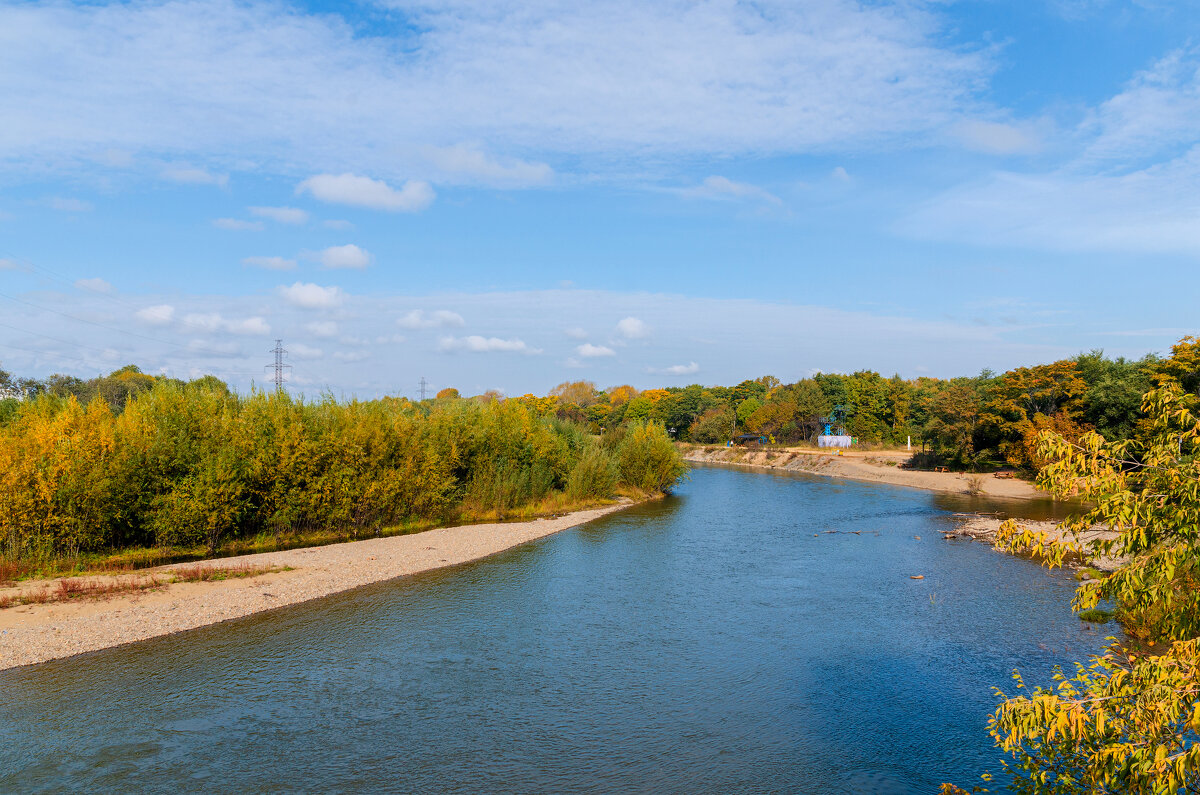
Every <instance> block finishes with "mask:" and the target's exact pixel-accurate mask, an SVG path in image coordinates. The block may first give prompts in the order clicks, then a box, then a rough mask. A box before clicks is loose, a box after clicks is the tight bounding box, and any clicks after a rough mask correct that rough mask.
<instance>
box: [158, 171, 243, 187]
mask: <svg viewBox="0 0 1200 795" xmlns="http://www.w3.org/2000/svg"><path fill="white" fill-rule="evenodd" d="M162 176H163V179H168V180H170V181H171V182H180V183H183V184H185V185H217V186H219V187H222V188H224V187H225V186H227V185H228V184H229V175H228V174H214V173H212V172H210V171H208V170H206V169H203V168H181V167H176V168H167V169H163V172H162Z"/></svg>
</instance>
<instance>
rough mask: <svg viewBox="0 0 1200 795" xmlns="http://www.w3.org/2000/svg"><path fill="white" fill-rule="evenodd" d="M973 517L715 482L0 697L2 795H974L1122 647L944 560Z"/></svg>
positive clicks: (35, 676) (842, 484)
mask: <svg viewBox="0 0 1200 795" xmlns="http://www.w3.org/2000/svg"><path fill="white" fill-rule="evenodd" d="M972 505H973V506H974V508H975V509H980V508H987V507H988V506H987V505H986V504H983V503H980V502H978V501H975V502H974V503H972ZM962 507H964V506H963V504H962V503H961V501H957V500H955V499H950V498H946V497H939V496H938V495H935V494H932V493H929V492H922V491H915V490H908V489H903V488H898V487H889V486H880V485H874V484H861V483H854V482H849V481H833V480H827V479H823V478H817V477H812V476H805V475H787V474H777V473H760V472H755V473H749V472H743V471H737V470H733V469H725V468H713V467H704V468H698V469H696V470H694V471H693V473H692V478H691V480H690V481H689V482H688V483H686V484H685V485H684V486H682V487H681V488H680V489H679V490H678V491H677V493H676V495H675V496H672V497H669V498H667V499H666V500H663V501H659V502H655V503H652V504H648V505H644V506H639V507H637V508H634V509H631V510H628V511H625V512H622V513H619V514H614V515H612V516H609V517H605V518H603V519H601V520H598V521H596V522H594V523H592V524H590V525H586V526H584V527H581V528H577V529H574V530H568V531H566V532H563V533H561V534H559V535H556V536H552V537H550V538H547V539H544V540H542V541H539V542H535V543H533V544H529V545H526V546H524V547H520V548H517V549H514V550H510V551H508V552H506V553H502V554H500V555H497V556H494V557H492V558H489V559H487V560H483V561H478V562H476V563H472V564H467V565H463V566H458V567H455V568H453V569H448V570H443V571H439V572H431V573H428V574H425V575H420V576H416V577H410V578H406V579H402V580H396V581H393V582H389V583H383V584H379V585H375V586H371V587H368V588H364V589H360V590H357V591H354V592H351V593H348V594H342V595H338V596H334V597H330V598H326V599H321V600H318V601H314V602H309V603H306V604H302V605H296V606H293V607H290V608H284V609H281V610H278V611H274V612H272V613H268V614H263V615H259V616H253V617H250V618H246V619H241V620H237V621H233V622H228V623H226V624H222V625H218V626H213V627H208V628H204V629H200V630H196V631H193V632H188V633H185V634H182V635H179V636H175V637H167V638H160V639H155V640H150V641H146V642H143V643H138V644H135V645H132V646H128V647H124V648H118V649H111V650H107V651H103V652H97V653H93V654H89V655H85V656H81V657H77V658H73V659H69V660H62V661H58V662H52V663H46V664H42V665H38V666H33V667H29V668H24V669H16V670H13V671H8V672H0V792H23V791H89V792H122V793H128V792H156V791H163V792H165V791H176V790H180V789H185V790H206V791H209V790H211V791H227V792H250V791H253V792H293V791H328V792H384V791H386V792H489V793H492V792H520V793H557V792H589V793H611V792H679V793H700V792H712V793H737V792H802V793H809V792H811V793H828V792H862V793H872V792H874V793H909V792H921V793H929V792H932V791H934V790H935V789H936V787H937V785H938V784H939V783H940V782H942V781H955V782H957V783H959V784H960V785H966V786H971V785H972V784H975V783H977V782H978V776H979V774H980V773H981V772H983V771H985V770H988V769H992V770H994V769H996V759H997V755H996V752H995V750H994V749H993V748H992V745H991V743H990V741H989V738H988V736H987V732H986V720H987V715H988V713H989V712H990V711H991V709H992V708H993V706H994V700H993V697H992V695H991V687H992V686H994V685H999V686H1002V687H1003V686H1007V685H1009V684H1011V680H1010V679H1009V675H1010V674H1011V672H1012V669H1013V668H1015V667H1020V668H1021V670H1022V672H1023V673H1025V674H1026V675H1027V676H1030V677H1031V678H1032V679H1033V680H1036V681H1041V682H1048V681H1049V676H1050V674H1051V671H1052V668H1053V666H1054V665H1055V664H1064V665H1065V664H1069V663H1070V661H1072V660H1075V659H1083V658H1084V657H1085V656H1086V655H1087V654H1088V653H1089V652H1091V651H1094V650H1097V649H1099V648H1100V647H1101V645H1102V644H1103V637H1104V635H1105V634H1106V632H1113V631H1114V628H1113V627H1111V626H1109V627H1103V628H1101V629H1100V631H1098V632H1097V631H1096V630H1093V629H1089V628H1088V626H1087V625H1084V624H1082V623H1081V622H1080V621H1079V620H1078V619H1077V618H1075V617H1074V616H1073V615H1072V614H1071V612H1070V609H1069V604H1070V600H1071V593H1072V589H1073V587H1074V581H1073V579H1072V578H1071V577H1070V575H1069V574H1061V573H1057V574H1056V573H1049V572H1047V571H1045V570H1043V569H1041V568H1039V567H1038V566H1037V565H1035V564H1033V563H1030V562H1028V561H1025V560H1021V559H1018V558H1014V557H1009V556H1005V555H1001V554H998V553H996V552H994V551H992V550H991V549H990V548H989V547H988V546H986V545H984V544H981V543H978V542H974V541H968V540H958V541H946V540H943V538H942V536H941V533H940V532H939V531H940V530H942V529H944V528H946V527H948V526H949V523H950V521H951V519H950V513H951V512H952V511H955V510H959V509H961V508H962ZM1000 509H1001V510H1007V511H1009V512H1012V511H1013V510H1015V509H1014V507H1013V506H1011V505H1009V506H1001V507H1000ZM829 531H835V532H829ZM918 536H919V538H917V537H918ZM915 574H920V575H924V579H923V580H913V579H910V576H911V575H915Z"/></svg>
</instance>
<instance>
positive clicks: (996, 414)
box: [524, 337, 1200, 472]
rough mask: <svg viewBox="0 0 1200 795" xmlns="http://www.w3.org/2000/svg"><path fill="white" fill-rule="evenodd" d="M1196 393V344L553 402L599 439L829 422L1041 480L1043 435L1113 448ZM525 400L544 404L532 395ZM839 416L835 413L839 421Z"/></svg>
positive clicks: (867, 436) (929, 453)
mask: <svg viewBox="0 0 1200 795" xmlns="http://www.w3.org/2000/svg"><path fill="white" fill-rule="evenodd" d="M1168 377H1170V378H1175V379H1177V380H1179V379H1182V382H1183V383H1184V386H1185V388H1191V389H1192V390H1193V391H1194V389H1195V387H1196V386H1197V385H1200V341H1198V340H1196V339H1195V338H1192V337H1187V338H1185V339H1183V340H1181V341H1180V342H1179V343H1178V344H1177V345H1175V346H1174V347H1173V348H1172V351H1171V355H1170V356H1168V357H1160V356H1157V355H1154V354H1150V355H1147V356H1145V357H1143V358H1141V359H1137V360H1128V359H1124V358H1120V357H1118V358H1109V357H1106V356H1105V355H1104V353H1103V352H1102V351H1098V350H1097V351H1091V352H1089V353H1081V354H1079V355H1078V356H1075V357H1073V358H1070V359H1063V360H1061V361H1056V362H1051V363H1049V364H1040V365H1034V366H1031V367H1018V368H1015V369H1013V370H1009V371H1008V372H1005V373H999V374H997V373H993V372H990V371H987V370H985V371H983V372H981V373H980V374H979V375H976V376H965V377H959V378H949V379H940V378H929V377H921V378H912V379H905V378H901V377H900V376H899V375H893V376H892V377H891V378H885V377H883V376H881V375H880V374H879V373H877V372H874V371H868V370H862V371H858V372H854V373H851V374H849V375H846V374H839V373H819V374H817V375H814V376H813V377H811V378H804V379H800V380H799V381H796V382H794V383H790V384H784V383H781V382H780V380H779V379H778V378H775V377H774V376H769V375H768V376H763V377H761V378H755V379H748V380H745V381H742V382H741V383H739V384H736V385H734V386H702V385H700V384H692V385H690V386H686V387H666V388H663V389H648V390H645V391H641V392H639V391H638V390H636V389H634V388H633V387H631V386H628V385H623V386H617V387H612V388H609V389H607V390H601V389H597V387H596V385H595V384H594V383H592V382H589V381H575V382H569V383H564V384H560V385H559V386H558V387H556V388H555V389H554V390H552V392H551V394H550V395H549V396H548V397H549V398H553V399H554V400H553V401H552V402H551V403H549V404H547V405H546V408H552V409H553V411H554V412H555V413H556V415H557V416H559V417H563V418H569V419H572V420H574V421H576V422H580V423H583V424H585V425H587V426H588V427H589V428H590V429H591V430H592V431H593V432H600V431H601V430H602V429H605V428H611V427H617V426H620V425H622V424H624V423H628V422H644V421H646V420H654V421H658V422H661V423H663V425H664V426H665V427H667V428H668V429H670V430H671V431H672V432H673V435H674V437H675V438H676V439H678V440H679V441H687V442H696V443H702V444H723V443H725V442H726V441H728V440H729V439H730V438H731V437H733V436H736V435H739V434H743V433H753V434H762V435H763V436H765V437H768V438H769V439H771V440H774V441H775V442H777V443H780V444H804V443H812V442H814V441H815V438H816V436H817V435H818V434H820V433H821V432H822V431H823V430H824V426H825V422H824V420H825V419H826V418H835V420H836V422H835V424H839V425H841V426H842V427H844V429H845V431H846V433H848V434H849V435H851V436H853V437H855V438H856V439H857V440H858V442H859V443H860V444H864V445H883V446H903V445H906V444H907V443H908V442H909V440H910V439H911V441H912V444H913V446H914V447H915V448H916V449H917V450H918V451H920V452H922V453H923V454H924V455H925V456H926V457H927V458H928V459H929V461H930V463H939V464H946V465H950V466H953V467H955V468H961V469H994V468H998V467H1003V466H1013V467H1017V468H1020V469H1023V470H1027V471H1030V472H1033V471H1035V470H1036V469H1037V465H1038V463H1039V460H1038V457H1037V452H1036V446H1037V438H1038V434H1039V433H1040V432H1041V431H1043V430H1052V431H1055V432H1057V433H1059V434H1061V435H1063V436H1065V437H1067V438H1071V439H1078V438H1079V437H1080V436H1081V435H1082V434H1084V433H1085V432H1087V431H1089V430H1094V431H1096V432H1097V433H1099V434H1100V435H1101V436H1103V437H1104V438H1105V439H1108V440H1124V439H1129V438H1131V437H1132V435H1133V433H1134V430H1135V429H1136V427H1137V425H1138V423H1139V422H1142V421H1143V419H1144V416H1145V415H1144V414H1143V412H1142V407H1141V400H1142V395H1143V394H1144V393H1146V392H1147V391H1148V390H1149V389H1150V388H1151V387H1152V386H1153V385H1154V384H1155V383H1156V382H1157V381H1159V380H1161V379H1163V378H1168ZM524 399H525V400H527V401H530V402H531V403H532V402H535V401H539V400H545V399H541V398H535V397H534V396H532V395H527V396H525V398H524ZM835 415H836V416H835Z"/></svg>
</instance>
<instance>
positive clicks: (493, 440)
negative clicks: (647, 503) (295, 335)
mask: <svg viewBox="0 0 1200 795" xmlns="http://www.w3.org/2000/svg"><path fill="white" fill-rule="evenodd" d="M214 381H215V379H214ZM686 471H687V466H686V464H685V463H684V462H683V461H682V459H681V457H680V456H679V453H678V452H677V451H676V450H675V448H674V446H673V445H672V443H671V440H670V437H669V436H668V434H667V432H666V430H665V429H664V428H663V427H662V425H661V424H657V423H654V422H638V423H632V424H630V425H627V426H623V427H621V428H619V429H614V431H613V432H610V433H606V434H604V435H602V436H596V435H593V434H589V433H588V432H587V430H586V429H584V428H582V427H580V426H579V425H577V424H575V423H573V422H570V421H567V420H562V419H560V418H557V417H555V416H552V415H551V414H550V413H548V412H545V411H539V410H538V407H536V406H531V405H529V404H528V403H527V402H524V401H521V400H503V401H501V400H496V399H489V400H482V401H481V400H471V399H460V398H456V397H453V398H447V399H441V400H436V401H428V402H425V403H413V402H412V401H408V400H404V399H396V398H383V399H380V400H375V401H365V402H363V401H350V402H347V403H340V402H337V401H335V400H333V399H332V398H324V399H322V400H319V401H315V402H306V401H304V400H299V399H293V398H292V397H290V396H289V395H287V394H286V393H282V392H274V393H264V392H254V393H252V394H250V395H248V396H240V395H236V394H234V393H231V392H229V391H228V389H226V388H225V386H224V385H223V384H221V383H220V382H215V383H214V382H212V381H206V380H204V379H201V380H200V381H199V382H193V383H189V384H180V383H177V382H170V381H166V380H157V381H154V382H153V383H152V384H151V385H150V387H149V388H148V389H146V390H145V391H143V392H140V393H138V394H136V395H133V396H131V397H129V398H128V399H127V400H126V401H125V402H124V403H122V404H121V405H119V406H115V405H110V404H109V402H108V401H107V400H106V399H105V398H104V397H103V396H95V397H93V398H92V399H91V400H90V402H88V403H87V404H86V405H85V404H83V403H81V402H80V401H79V400H78V399H77V398H76V397H75V396H74V395H68V396H67V397H58V396H55V395H52V394H42V395H39V396H36V397H34V398H33V399H31V400H28V401H24V402H23V403H22V405H20V406H19V407H18V410H17V411H16V413H15V415H14V416H12V417H11V418H9V420H8V421H7V422H4V423H3V424H0V581H3V580H6V579H7V580H18V579H27V578H29V577H32V576H37V575H55V574H59V575H63V574H65V575H74V574H87V573H103V572H111V571H118V572H122V571H125V572H127V571H131V570H136V569H140V568H145V567H148V566H153V565H160V564H164V563H172V562H178V561H187V560H197V559H207V558H214V557H222V556H227V555H231V554H245V553H249V552H266V551H272V550H279V549H286V548H290V547H298V546H304V547H307V546H313V545H315V544H320V543H329V542H337V541H346V540H355V539H361V538H373V537H381V536H384V535H394V534H405V533H411V532H417V531H422V530H427V529H428V528H430V527H436V526H445V525H459V524H468V523H476V522H488V521H491V522H495V521H504V520H506V519H528V518H532V517H534V516H540V515H553V514H561V513H564V512H568V511H571V510H575V509H580V508H587V507H590V506H594V505H596V504H599V503H603V502H606V501H610V500H612V499H614V498H617V497H627V498H631V499H638V498H640V497H642V496H646V495H652V494H656V493H659V492H662V491H665V490H667V489H669V488H670V487H671V486H672V485H673V484H674V483H675V482H677V481H678V480H679V479H680V478H681V477H683V476H684V475H685V474H686Z"/></svg>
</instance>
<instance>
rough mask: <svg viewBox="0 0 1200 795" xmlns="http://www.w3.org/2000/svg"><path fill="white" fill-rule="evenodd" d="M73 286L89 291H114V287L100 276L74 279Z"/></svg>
mask: <svg viewBox="0 0 1200 795" xmlns="http://www.w3.org/2000/svg"><path fill="white" fill-rule="evenodd" d="M75 286H76V287H78V288H79V289H80V290H87V291H88V292H89V293H115V292H116V289H114V288H113V286H112V285H111V284H109V283H108V282H106V281H104V280H103V279H101V278H95V279H76V280H75Z"/></svg>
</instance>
